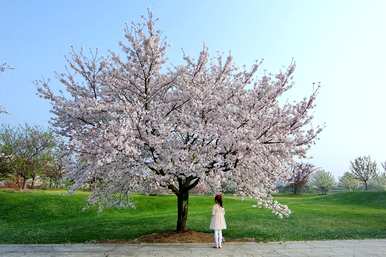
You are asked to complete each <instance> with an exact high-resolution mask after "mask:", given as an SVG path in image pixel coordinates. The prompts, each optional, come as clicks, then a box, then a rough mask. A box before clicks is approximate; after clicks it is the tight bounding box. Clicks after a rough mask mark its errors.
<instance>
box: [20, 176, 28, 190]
mask: <svg viewBox="0 0 386 257" xmlns="http://www.w3.org/2000/svg"><path fill="white" fill-rule="evenodd" d="M22 179H23V182H22V184H21V190H22V191H23V190H24V189H25V185H26V183H27V178H25V177H22Z"/></svg>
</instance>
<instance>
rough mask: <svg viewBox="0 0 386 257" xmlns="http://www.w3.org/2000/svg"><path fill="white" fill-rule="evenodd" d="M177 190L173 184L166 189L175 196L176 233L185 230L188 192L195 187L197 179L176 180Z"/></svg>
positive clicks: (191, 177)
mask: <svg viewBox="0 0 386 257" xmlns="http://www.w3.org/2000/svg"><path fill="white" fill-rule="evenodd" d="M177 180H178V188H177V187H176V186H174V185H173V184H170V185H168V188H169V189H170V190H172V192H173V193H174V194H175V195H176V196H177V227H176V232H184V231H186V230H187V226H186V221H187V220H188V204H189V190H190V189H192V188H194V187H195V186H197V184H198V182H199V181H200V179H199V178H197V177H193V176H189V177H186V178H177Z"/></svg>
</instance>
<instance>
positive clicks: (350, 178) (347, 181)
mask: <svg viewBox="0 0 386 257" xmlns="http://www.w3.org/2000/svg"><path fill="white" fill-rule="evenodd" d="M339 186H341V187H343V188H344V189H345V190H347V191H354V190H356V189H358V188H359V186H360V181H359V180H358V179H356V178H355V177H354V175H353V174H352V173H351V172H345V173H344V174H343V176H342V177H340V178H339Z"/></svg>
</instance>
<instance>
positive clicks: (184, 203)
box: [177, 191, 189, 232]
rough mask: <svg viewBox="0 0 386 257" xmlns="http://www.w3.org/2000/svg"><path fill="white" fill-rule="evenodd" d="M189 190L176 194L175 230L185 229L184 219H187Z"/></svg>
mask: <svg viewBox="0 0 386 257" xmlns="http://www.w3.org/2000/svg"><path fill="white" fill-rule="evenodd" d="M188 203H189V191H185V192H181V193H180V194H179V195H177V209H178V212H177V232H183V231H186V228H187V227H186V221H187V220H188Z"/></svg>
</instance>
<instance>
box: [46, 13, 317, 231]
mask: <svg viewBox="0 0 386 257" xmlns="http://www.w3.org/2000/svg"><path fill="white" fill-rule="evenodd" d="M125 38H126V41H125V42H121V43H120V46H121V49H122V51H123V55H124V56H122V57H121V56H120V55H119V54H115V53H112V54H111V55H110V56H107V57H99V56H98V55H97V53H95V54H94V55H92V56H91V57H86V56H84V55H83V53H82V51H81V52H80V53H76V52H75V51H73V52H72V54H71V57H70V58H68V66H69V68H70V69H71V71H69V72H68V73H62V74H60V77H59V80H60V82H61V83H62V84H63V85H64V88H65V90H66V94H56V93H55V92H53V91H52V90H51V89H50V87H49V86H48V84H47V82H44V81H41V82H40V88H39V93H40V95H41V96H42V97H44V98H46V99H48V100H49V101H50V102H51V103H52V106H53V108H52V112H53V114H54V118H53V125H54V126H55V127H56V130H57V131H58V133H60V135H62V136H65V137H67V138H68V147H69V148H70V149H71V150H72V151H73V154H74V156H75V157H76V158H77V159H78V160H79V161H78V162H77V164H78V165H74V167H73V169H72V171H71V172H70V173H69V177H70V178H72V179H73V180H74V181H75V184H74V187H73V188H72V189H73V190H75V189H77V188H79V187H81V186H82V185H84V184H85V183H88V182H89V181H91V180H92V181H96V183H95V184H94V185H95V187H94V188H93V194H92V195H91V197H90V201H91V202H92V203H106V202H112V201H113V200H114V199H111V198H112V197H115V196H117V195H119V194H129V193H130V192H134V191H136V190H140V188H139V187H141V185H142V186H143V184H149V183H151V184H153V185H154V186H157V187H164V188H168V189H169V190H171V192H173V193H174V194H175V195H176V196H177V231H179V232H180V231H183V230H185V229H186V221H187V217H188V200H189V192H190V190H191V189H193V188H194V187H195V186H197V185H198V183H199V182H202V183H204V184H207V185H210V186H212V187H216V188H218V191H220V190H221V183H222V181H224V180H225V179H227V178H228V177H232V180H233V181H235V184H236V185H237V189H236V191H237V193H238V194H240V195H244V196H248V197H254V198H256V199H257V201H258V202H259V203H260V204H262V205H263V206H265V207H268V208H271V209H272V210H273V212H274V213H275V214H278V215H279V216H283V215H289V213H290V211H289V209H288V208H287V206H284V205H281V204H279V203H277V202H276V201H274V200H273V198H272V196H271V193H272V192H273V191H274V190H275V186H276V181H277V180H280V179H282V180H284V179H288V170H286V167H287V166H288V163H290V162H292V161H293V159H294V158H299V157H305V156H306V152H307V150H308V149H309V147H310V145H311V144H312V143H314V142H315V140H316V137H317V134H318V133H319V132H320V128H319V127H313V126H312V125H311V121H312V116H311V114H310V111H311V110H312V108H313V107H314V101H315V98H316V94H317V89H316V91H314V92H312V94H311V96H310V97H308V98H305V99H303V100H301V101H299V102H297V103H293V102H292V103H291V104H289V103H288V104H280V102H279V100H278V99H279V97H281V96H282V95H283V94H284V93H285V92H286V91H287V90H289V89H290V88H291V87H292V85H293V82H292V77H293V72H294V69H295V65H294V63H292V64H290V65H289V67H288V68H287V69H286V70H284V71H280V72H279V73H278V74H276V75H271V74H268V73H267V74H265V75H263V76H262V77H257V75H256V73H257V70H258V67H259V66H260V64H261V62H257V63H255V64H254V65H252V67H251V68H250V69H244V68H239V67H237V66H236V65H235V64H234V63H233V60H232V57H231V56H227V57H226V58H223V57H222V56H216V57H215V58H214V59H210V58H209V54H208V50H207V48H206V47H204V48H203V49H202V51H201V53H200V54H199V56H198V58H197V59H194V58H191V57H188V56H184V62H183V63H182V64H180V65H178V66H177V67H175V68H168V67H167V66H166V59H165V55H166V47H167V44H166V42H165V41H164V40H162V37H161V35H160V33H159V31H158V30H156V29H155V28H154V20H153V18H152V15H151V14H149V16H148V18H147V19H144V20H143V22H141V23H139V24H133V25H132V26H131V28H127V29H126V30H125Z"/></svg>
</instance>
